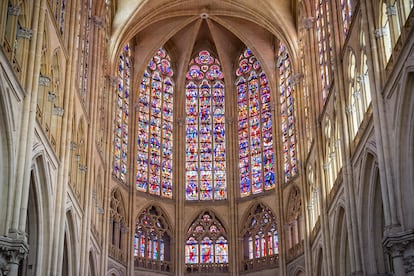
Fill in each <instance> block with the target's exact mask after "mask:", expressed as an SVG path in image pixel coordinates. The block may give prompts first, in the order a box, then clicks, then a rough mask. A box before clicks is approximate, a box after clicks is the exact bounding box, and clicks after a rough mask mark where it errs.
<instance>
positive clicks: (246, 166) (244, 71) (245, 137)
mask: <svg viewBox="0 0 414 276" xmlns="http://www.w3.org/2000/svg"><path fill="white" fill-rule="evenodd" d="M236 76H237V80H236V86H237V105H238V137H239V169H240V194H241V196H242V197H244V196H248V195H251V194H258V193H261V192H263V191H264V190H269V189H273V188H274V187H275V185H276V184H275V183H276V182H275V173H274V163H275V154H274V149H273V135H272V111H271V109H272V108H271V101H270V88H269V84H268V79H267V76H266V74H265V73H264V72H263V71H262V69H261V65H260V62H259V61H258V60H257V59H256V57H255V56H254V55H253V53H252V52H251V50H250V49H246V50H245V51H244V52H243V53H242V54H241V55H240V58H239V67H238V69H237V71H236Z"/></svg>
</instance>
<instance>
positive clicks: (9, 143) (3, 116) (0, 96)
mask: <svg viewBox="0 0 414 276" xmlns="http://www.w3.org/2000/svg"><path fill="white" fill-rule="evenodd" d="M3 83H4V82H3V79H0V130H1V131H0V183H2V184H1V185H0V210H1V211H0V214H1V217H2V218H7V216H8V213H9V211H10V210H9V208H10V207H9V206H10V205H11V204H10V201H11V200H12V198H14V196H13V190H14V188H13V185H12V183H11V181H10V179H11V178H12V177H11V176H12V173H13V171H14V170H15V166H14V164H15V158H14V156H13V154H12V152H13V144H14V142H13V141H14V139H13V136H12V124H13V121H14V120H13V112H12V108H11V106H10V105H11V102H10V101H9V98H8V94H9V91H8V89H6V88H5V87H4V86H3V85H4V84H3ZM7 227H8V226H7V224H6V223H2V225H0V235H4V234H6V233H7Z"/></svg>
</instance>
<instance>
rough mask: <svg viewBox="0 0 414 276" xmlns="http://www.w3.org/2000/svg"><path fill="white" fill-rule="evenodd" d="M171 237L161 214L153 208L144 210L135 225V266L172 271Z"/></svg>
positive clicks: (156, 208) (165, 219)
mask: <svg viewBox="0 0 414 276" xmlns="http://www.w3.org/2000/svg"><path fill="white" fill-rule="evenodd" d="M171 236H172V233H171V228H170V227H169V224H168V221H167V218H166V217H165V215H164V214H163V212H162V211H161V210H160V209H159V208H158V207H155V206H150V207H148V208H146V209H144V210H143V211H142V212H141V213H140V214H139V216H138V218H137V220H136V224H135V234H134V259H135V262H134V263H135V266H136V267H143V268H149V269H153V270H154V269H155V270H160V271H167V272H169V271H172V264H171V254H170V248H171V247H170V244H171Z"/></svg>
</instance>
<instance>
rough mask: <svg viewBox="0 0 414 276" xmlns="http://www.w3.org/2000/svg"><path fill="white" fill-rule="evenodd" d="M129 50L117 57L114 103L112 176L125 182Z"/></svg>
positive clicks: (129, 67)
mask: <svg viewBox="0 0 414 276" xmlns="http://www.w3.org/2000/svg"><path fill="white" fill-rule="evenodd" d="M130 58H131V50H130V48H129V44H127V45H125V47H124V48H123V49H122V52H121V54H120V56H119V66H118V87H117V95H116V102H115V127H114V128H115V130H114V131H115V135H114V152H113V158H114V160H113V162H114V163H113V175H114V176H115V177H116V178H118V179H120V180H121V181H123V182H126V173H127V159H128V158H127V157H128V156H127V155H128V117H129V94H130V77H131V61H130Z"/></svg>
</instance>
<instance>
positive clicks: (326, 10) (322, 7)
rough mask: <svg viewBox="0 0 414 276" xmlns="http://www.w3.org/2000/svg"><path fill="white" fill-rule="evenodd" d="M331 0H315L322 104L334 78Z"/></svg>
mask: <svg viewBox="0 0 414 276" xmlns="http://www.w3.org/2000/svg"><path fill="white" fill-rule="evenodd" d="M329 2H330V1H329V0H315V2H314V3H315V21H316V23H315V24H316V28H315V32H316V33H315V38H316V39H315V41H316V45H315V46H316V49H317V52H316V57H317V58H319V62H318V64H319V78H318V82H319V84H320V89H321V98H322V99H321V100H322V106H323V105H324V104H325V101H326V99H327V97H328V95H329V93H330V87H331V84H332V81H333V78H334V75H333V70H332V66H333V65H332V56H333V47H334V44H333V39H332V27H333V26H332V22H331V18H330V16H331V11H330V6H329Z"/></svg>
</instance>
